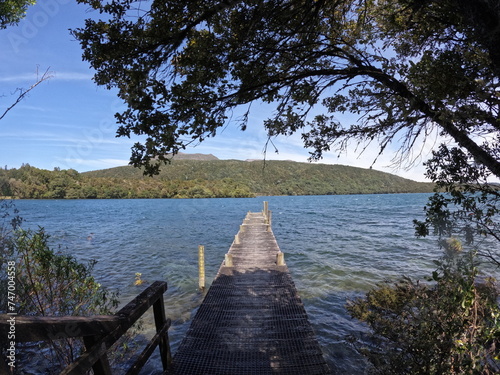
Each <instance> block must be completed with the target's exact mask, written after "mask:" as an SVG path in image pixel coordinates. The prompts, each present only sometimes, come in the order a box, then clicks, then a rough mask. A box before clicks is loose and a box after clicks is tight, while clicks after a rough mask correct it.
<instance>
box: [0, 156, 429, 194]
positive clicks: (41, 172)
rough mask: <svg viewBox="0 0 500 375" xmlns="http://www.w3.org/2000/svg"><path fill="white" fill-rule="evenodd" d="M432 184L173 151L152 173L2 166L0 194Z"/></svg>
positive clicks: (333, 190)
mask: <svg viewBox="0 0 500 375" xmlns="http://www.w3.org/2000/svg"><path fill="white" fill-rule="evenodd" d="M433 188H434V185H433V184H430V183H422V182H415V181H412V180H408V179H405V178H402V177H398V176H395V175H392V174H389V173H385V172H380V171H376V170H371V169H363V168H356V167H348V166H345V165H330V164H310V163H299V162H294V161H274V160H272V161H263V160H259V161H242V160H219V159H218V158H216V157H215V156H213V155H203V154H194V155H193V154H191V155H190V154H181V155H176V156H175V157H174V158H173V161H172V163H171V164H168V165H165V166H163V168H162V172H161V173H160V175H158V176H155V177H145V176H144V175H143V173H142V170H140V169H137V168H134V167H131V166H124V167H116V168H109V169H103V170H98V171H92V172H85V173H78V172H77V171H75V170H74V169H69V170H61V169H59V168H55V169H54V170H53V171H49V170H46V169H39V168H36V167H32V166H30V165H29V164H25V165H23V166H22V167H21V168H19V169H16V168H13V169H0V197H2V196H3V197H12V198H21V199H106V198H113V199H123V198H228V197H230V198H240V197H255V196H259V195H260V196H265V195H330V194H376V193H427V192H431V191H432V190H433Z"/></svg>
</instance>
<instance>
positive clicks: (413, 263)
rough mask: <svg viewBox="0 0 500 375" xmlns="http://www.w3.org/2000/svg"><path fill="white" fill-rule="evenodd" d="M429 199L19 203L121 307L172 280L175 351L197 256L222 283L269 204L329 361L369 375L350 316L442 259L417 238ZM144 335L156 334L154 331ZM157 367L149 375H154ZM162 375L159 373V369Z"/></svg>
mask: <svg viewBox="0 0 500 375" xmlns="http://www.w3.org/2000/svg"><path fill="white" fill-rule="evenodd" d="M427 197H428V195H427V194H399V195H354V196H306V197H265V198H253V199H246V198H245V199H196V200H190V199H187V200H184V199H182V200H98V201H97V200H76V201H71V200H63V201H29V200H28V201H16V206H17V207H18V209H19V210H20V211H21V213H20V214H21V216H22V217H24V218H25V219H26V220H27V222H26V226H31V227H36V226H43V227H45V229H46V230H47V232H48V233H50V234H51V235H52V241H53V243H54V244H58V245H61V246H62V247H63V248H65V249H66V251H67V252H68V253H70V254H72V255H74V256H76V257H77V258H78V259H81V260H87V259H96V260H97V261H98V263H97V265H96V268H95V274H96V277H97V279H98V280H99V281H100V282H101V283H102V284H103V285H105V286H107V287H109V288H112V289H118V290H119V291H120V300H121V301H122V303H123V304H125V303H127V302H128V301H130V300H131V299H132V298H133V297H135V296H136V295H137V294H138V293H139V292H140V291H141V290H142V289H143V287H139V286H134V278H135V273H136V272H140V273H142V278H143V279H144V280H146V281H148V282H152V281H155V280H166V281H167V282H168V286H169V289H168V291H167V293H166V295H165V298H166V301H167V305H166V313H167V315H168V317H169V318H171V319H172V321H173V325H172V328H171V330H170V338H171V344H172V349H173V350H174V351H175V349H176V347H177V346H178V344H179V342H180V340H181V339H182V336H183V335H184V333H185V331H186V330H187V328H188V325H189V320H190V318H191V317H192V315H193V313H194V312H195V311H196V308H197V306H199V304H200V303H201V300H202V298H203V296H202V295H201V293H199V292H198V290H197V287H198V279H197V277H198V275H197V271H198V269H197V248H198V245H199V244H202V245H205V251H206V254H205V257H206V274H207V278H208V282H211V280H212V278H213V277H214V276H215V274H216V272H217V270H218V268H219V266H220V264H221V262H222V260H223V258H224V254H225V253H226V252H227V250H228V249H229V246H230V245H231V243H232V241H233V239H234V235H235V234H236V233H237V231H238V229H239V225H240V224H241V222H242V220H243V218H244V216H245V214H246V212H247V211H260V210H261V209H262V201H263V200H267V201H269V207H270V209H271V210H272V211H273V231H274V234H275V236H276V238H277V240H278V243H279V245H280V248H281V250H282V251H283V252H284V253H285V260H286V262H287V265H288V267H289V269H290V271H291V273H292V276H293V279H294V281H295V284H296V286H297V288H298V290H299V294H300V295H301V297H302V299H303V301H304V304H305V305H306V310H307V312H308V314H309V318H310V320H311V322H312V323H313V325H314V329H315V331H316V333H317V335H318V339H319V341H320V344H321V345H322V347H323V350H324V353H325V357H326V359H327V361H328V363H329V365H330V367H331V368H332V370H333V371H334V372H335V373H336V374H363V373H364V372H365V365H364V362H363V360H362V358H360V357H358V356H357V355H356V353H355V352H354V351H353V350H352V349H351V348H350V347H349V345H348V344H346V342H345V337H346V336H347V335H352V334H357V333H359V332H361V331H363V327H362V326H361V325H360V324H359V323H357V322H356V321H354V320H352V319H351V318H350V317H349V316H348V315H347V313H346V311H345V308H344V305H345V303H346V299H349V298H355V297H356V296H359V295H361V294H362V293H364V292H366V291H367V290H368V289H370V288H371V287H373V286H374V285H375V284H376V283H377V282H380V281H383V280H385V279H387V278H391V277H397V276H399V275H402V274H406V275H408V276H412V277H416V278H419V277H423V276H426V275H428V274H429V271H430V270H432V269H433V263H432V260H434V259H436V258H438V257H439V251H438V250H437V249H436V245H435V242H434V241H432V240H428V239H416V238H415V237H414V230H413V226H412V220H413V219H414V218H422V216H423V211H422V208H423V206H424V205H425V203H426V200H427ZM144 329H145V330H146V331H150V330H151V329H152V327H151V325H150V324H145V326H144ZM154 367H155V363H154V361H153V363H151V364H149V367H147V368H146V369H145V371H144V373H155V371H154V370H153V369H154ZM157 373H161V372H160V371H158V372H157Z"/></svg>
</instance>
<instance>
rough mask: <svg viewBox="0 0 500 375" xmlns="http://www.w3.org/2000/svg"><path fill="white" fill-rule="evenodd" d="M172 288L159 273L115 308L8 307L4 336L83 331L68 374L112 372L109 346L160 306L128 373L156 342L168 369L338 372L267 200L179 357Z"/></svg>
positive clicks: (239, 238)
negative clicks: (55, 311) (168, 310)
mask: <svg viewBox="0 0 500 375" xmlns="http://www.w3.org/2000/svg"><path fill="white" fill-rule="evenodd" d="M201 255H202V252H201ZM200 270H202V269H200ZM203 277H204V271H203ZM200 285H201V284H200ZM166 290H167V284H166V283H165V282H161V281H156V282H154V283H153V284H151V285H150V286H149V287H148V288H147V289H146V290H144V291H143V292H142V293H141V294H140V295H138V296H137V297H136V298H135V299H134V300H132V301H131V302H130V303H128V304H127V305H126V306H125V307H123V308H122V309H121V310H119V311H118V312H117V313H116V314H114V315H101V316H88V317H74V316H68V317H34V316H17V314H15V313H14V314H13V313H9V314H3V315H0V337H1V339H2V340H3V341H5V340H4V339H5V338H7V337H10V334H12V333H13V332H14V331H15V340H16V341H15V343H14V344H12V343H11V344H10V345H11V346H13V345H14V346H15V345H17V343H22V342H32V341H51V340H57V339H65V338H81V339H82V340H83V343H84V347H85V351H84V352H83V354H82V355H81V356H80V357H79V358H78V359H77V360H76V361H75V362H73V363H72V364H70V365H69V366H68V367H66V368H65V369H64V370H63V371H62V372H61V374H66V375H80V374H86V373H88V371H90V370H92V371H93V373H94V375H111V374H112V371H111V368H110V365H109V361H108V351H109V350H110V348H112V345H113V344H114V343H115V342H117V340H118V339H119V338H120V337H122V336H123V335H124V334H125V333H126V332H127V330H128V329H129V328H130V327H131V326H132V325H133V324H134V323H135V322H136V321H137V320H138V319H139V318H140V317H141V316H143V315H144V313H145V312H146V311H147V310H148V309H149V308H150V307H152V308H153V313H154V320H155V325H156V334H155V335H154V337H153V338H152V339H151V340H150V342H149V343H148V344H147V345H146V347H145V348H144V350H143V351H142V353H141V354H140V355H139V356H138V357H137V358H136V360H135V361H134V363H132V364H131V365H130V367H129V368H128V370H126V372H125V373H126V374H127V375H133V374H139V373H140V372H141V369H142V367H143V366H144V364H145V363H146V361H147V360H148V358H149V357H150V356H151V354H152V353H153V351H154V350H155V349H156V348H158V349H159V351H160V358H161V362H162V370H160V369H158V370H160V371H163V373H164V374H176V375H198V374H199V375H211V374H212V375H225V374H228V375H229V374H230V375H243V374H245V375H265V374H287V375H295V374H296V375H312V374H329V373H330V370H329V368H328V366H327V364H326V362H325V360H324V358H323V354H322V352H321V348H320V346H319V344H318V342H317V340H316V337H315V335H314V332H313V329H312V327H311V324H310V323H309V321H308V318H307V314H306V311H305V309H304V305H303V304H302V301H301V299H300V297H299V296H298V294H297V290H296V289H295V286H294V283H293V281H292V278H291V276H290V273H289V271H288V268H287V266H286V264H285V262H284V256H283V253H282V252H281V251H280V249H279V247H278V244H277V242H276V239H275V237H274V234H273V232H272V230H271V212H270V211H269V210H268V207H267V203H266V202H265V205H264V211H263V212H259V213H251V212H250V213H248V214H247V216H246V218H245V219H244V221H243V224H242V225H241V226H240V231H239V232H238V234H237V235H236V236H235V239H234V242H233V244H232V246H231V248H230V249H229V252H228V253H227V254H226V256H225V260H224V262H223V263H222V265H221V267H220V269H219V272H218V274H217V276H216V278H215V280H214V281H213V283H212V285H211V287H210V289H209V290H208V292H207V294H206V296H205V298H204V300H203V303H202V304H201V306H200V307H199V309H198V311H197V313H196V315H195V317H194V319H193V321H192V322H191V326H190V328H189V330H188V332H187V334H186V336H185V338H184V339H183V341H182V342H181V344H180V346H179V348H178V350H177V352H176V353H175V356H174V357H173V358H172V356H171V354H170V344H169V339H168V328H169V327H170V320H169V319H167V318H166V317H165V306H164V301H163V294H164V292H165V291H166ZM12 322H14V324H13V323H12ZM13 329H14V331H13ZM4 360H5V358H4ZM4 360H2V359H0V373H2V374H4V373H5V374H11V373H13V370H14V368H13V367H8V365H7V362H6V361H4Z"/></svg>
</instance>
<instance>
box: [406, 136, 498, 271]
mask: <svg viewBox="0 0 500 375" xmlns="http://www.w3.org/2000/svg"><path fill="white" fill-rule="evenodd" d="M433 154H434V155H433V158H432V159H431V160H429V161H428V162H427V163H426V164H427V176H428V177H429V179H431V180H432V181H434V182H436V186H437V187H438V188H439V189H440V190H441V191H442V192H443V193H436V194H435V195H434V196H432V197H431V198H430V200H429V202H428V203H427V206H426V207H425V211H426V219H425V221H416V220H415V227H416V233H417V235H419V236H426V235H428V234H429V233H430V232H431V231H433V233H434V234H436V235H438V236H440V237H444V238H446V237H451V236H459V237H461V238H462V240H463V241H464V243H465V244H467V245H474V246H475V244H476V243H477V242H478V241H477V240H478V239H482V238H484V237H488V238H490V239H492V240H494V241H492V242H494V243H495V244H493V245H489V246H482V247H481V248H480V249H479V255H481V256H483V257H485V258H487V259H488V260H489V261H491V262H493V263H495V264H496V265H497V266H500V253H499V252H498V251H499V250H498V245H500V221H499V214H500V185H498V184H495V183H489V182H488V179H489V177H490V175H491V174H490V172H489V171H488V169H487V168H485V167H484V166H482V165H478V164H477V163H474V160H472V158H471V156H470V155H469V154H467V153H465V152H464V151H463V150H461V149H459V148H457V147H451V148H450V147H448V146H445V145H441V146H440V147H439V149H438V150H437V151H434V153H433Z"/></svg>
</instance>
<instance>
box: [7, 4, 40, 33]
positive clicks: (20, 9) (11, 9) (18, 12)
mask: <svg viewBox="0 0 500 375" xmlns="http://www.w3.org/2000/svg"><path fill="white" fill-rule="evenodd" d="M35 3H36V0H2V1H1V2H0V29H5V28H6V27H7V26H12V25H15V24H17V23H18V22H19V21H21V19H23V18H24V17H25V16H26V9H27V8H28V7H29V6H30V5H34V4H35Z"/></svg>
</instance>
